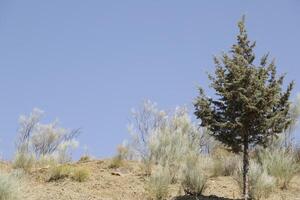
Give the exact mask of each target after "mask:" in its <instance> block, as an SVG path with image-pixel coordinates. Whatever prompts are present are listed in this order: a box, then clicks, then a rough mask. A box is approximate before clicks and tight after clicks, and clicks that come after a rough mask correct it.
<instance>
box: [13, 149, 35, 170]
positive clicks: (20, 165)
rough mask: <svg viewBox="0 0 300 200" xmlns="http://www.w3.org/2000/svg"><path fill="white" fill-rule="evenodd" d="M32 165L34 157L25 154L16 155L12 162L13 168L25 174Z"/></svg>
mask: <svg viewBox="0 0 300 200" xmlns="http://www.w3.org/2000/svg"><path fill="white" fill-rule="evenodd" d="M34 164H35V158H34V156H32V155H29V154H25V153H17V154H16V156H15V158H14V161H13V168H15V169H23V170H24V171H25V172H28V171H30V170H31V168H32V167H33V166H34Z"/></svg>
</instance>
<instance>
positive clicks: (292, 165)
mask: <svg viewBox="0 0 300 200" xmlns="http://www.w3.org/2000/svg"><path fill="white" fill-rule="evenodd" d="M259 161H260V163H261V165H262V166H263V168H265V169H266V170H267V172H268V173H269V174H270V175H271V176H273V177H275V178H276V180H277V184H278V186H279V187H281V188H282V189H287V187H288V184H289V182H290V181H291V179H292V178H293V177H294V175H295V174H296V173H297V172H298V171H299V164H298V163H297V161H296V159H295V157H294V155H293V154H292V153H290V152H288V151H286V150H285V149H272V150H269V149H264V150H261V151H260V152H259Z"/></svg>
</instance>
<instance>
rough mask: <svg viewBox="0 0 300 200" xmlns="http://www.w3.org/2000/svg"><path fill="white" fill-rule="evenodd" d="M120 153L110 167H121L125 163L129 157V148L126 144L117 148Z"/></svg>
mask: <svg viewBox="0 0 300 200" xmlns="http://www.w3.org/2000/svg"><path fill="white" fill-rule="evenodd" d="M117 151H118V154H117V155H116V156H115V157H114V158H113V159H112V161H111V163H110V165H109V168H119V167H121V166H122V165H123V161H124V160H125V159H126V157H127V153H128V148H127V147H125V146H124V145H120V146H118V148H117Z"/></svg>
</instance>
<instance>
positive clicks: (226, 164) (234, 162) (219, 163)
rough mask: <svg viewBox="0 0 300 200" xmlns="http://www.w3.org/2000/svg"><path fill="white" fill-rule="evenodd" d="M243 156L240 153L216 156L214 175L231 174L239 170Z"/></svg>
mask: <svg viewBox="0 0 300 200" xmlns="http://www.w3.org/2000/svg"><path fill="white" fill-rule="evenodd" d="M240 161H241V158H240V157H239V156H238V155H232V154H229V155H227V156H220V157H215V158H214V164H213V169H212V174H213V176H231V175H233V174H234V173H235V171H236V170H237V166H238V164H239V162H240Z"/></svg>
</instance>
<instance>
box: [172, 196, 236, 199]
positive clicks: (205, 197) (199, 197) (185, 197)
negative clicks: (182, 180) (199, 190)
mask: <svg viewBox="0 0 300 200" xmlns="http://www.w3.org/2000/svg"><path fill="white" fill-rule="evenodd" d="M172 200H242V199H231V198H225V197H218V196H215V195H210V196H204V195H198V196H197V197H196V196H191V195H184V196H177V197H174V198H173V199H172Z"/></svg>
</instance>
